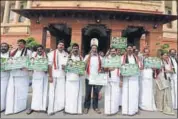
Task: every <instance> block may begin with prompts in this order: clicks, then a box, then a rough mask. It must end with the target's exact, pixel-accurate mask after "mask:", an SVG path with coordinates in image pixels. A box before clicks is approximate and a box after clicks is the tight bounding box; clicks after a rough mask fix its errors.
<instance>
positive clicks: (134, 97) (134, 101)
mask: <svg viewBox="0 0 178 119" xmlns="http://www.w3.org/2000/svg"><path fill="white" fill-rule="evenodd" d="M138 100H139V77H138V76H131V77H124V78H123V88H122V114H126V115H134V114H136V113H137V112H138Z"/></svg>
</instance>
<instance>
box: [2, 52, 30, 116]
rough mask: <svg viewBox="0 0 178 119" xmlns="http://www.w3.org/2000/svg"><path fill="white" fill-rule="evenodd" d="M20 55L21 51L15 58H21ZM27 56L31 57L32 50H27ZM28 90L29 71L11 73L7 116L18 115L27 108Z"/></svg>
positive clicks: (13, 71)
mask: <svg viewBox="0 0 178 119" xmlns="http://www.w3.org/2000/svg"><path fill="white" fill-rule="evenodd" d="M20 54H21V51H20V50H18V51H17V53H16V54H15V56H14V57H20ZM27 56H29V57H31V51H30V50H27ZM28 88H29V74H28V71H24V70H20V69H19V70H12V71H10V79H9V84H8V89H7V101H6V111H5V114H13V113H18V112H21V111H23V110H25V109H26V108H27V99H28Z"/></svg>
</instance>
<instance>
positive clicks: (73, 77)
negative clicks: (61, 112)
mask: <svg viewBox="0 0 178 119" xmlns="http://www.w3.org/2000/svg"><path fill="white" fill-rule="evenodd" d="M71 59H72V60H74V61H80V57H75V56H73V55H72V57H71ZM65 97H66V98H65V112H67V113H71V114H82V80H81V77H79V75H78V74H74V73H67V74H66V95H65Z"/></svg>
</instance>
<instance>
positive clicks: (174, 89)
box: [170, 57, 177, 109]
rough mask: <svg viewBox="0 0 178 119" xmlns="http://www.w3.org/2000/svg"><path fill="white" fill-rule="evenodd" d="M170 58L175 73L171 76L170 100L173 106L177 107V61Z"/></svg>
mask: <svg viewBox="0 0 178 119" xmlns="http://www.w3.org/2000/svg"><path fill="white" fill-rule="evenodd" d="M170 58H171V59H172V63H173V65H174V69H175V73H173V74H172V76H171V79H172V80H171V87H172V88H171V95H172V102H173V108H174V109H177V62H176V60H175V59H174V58H172V57H170Z"/></svg>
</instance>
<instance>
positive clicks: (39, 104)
mask: <svg viewBox="0 0 178 119" xmlns="http://www.w3.org/2000/svg"><path fill="white" fill-rule="evenodd" d="M32 58H34V59H39V58H47V56H46V53H45V51H44V48H43V46H42V45H38V46H37V52H34V53H33V54H32ZM32 90H33V92H32V102H31V109H29V110H28V112H27V114H28V115H29V114H31V113H32V112H33V111H46V108H47V92H48V76H47V72H45V71H37V70H34V71H33V78H32Z"/></svg>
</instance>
